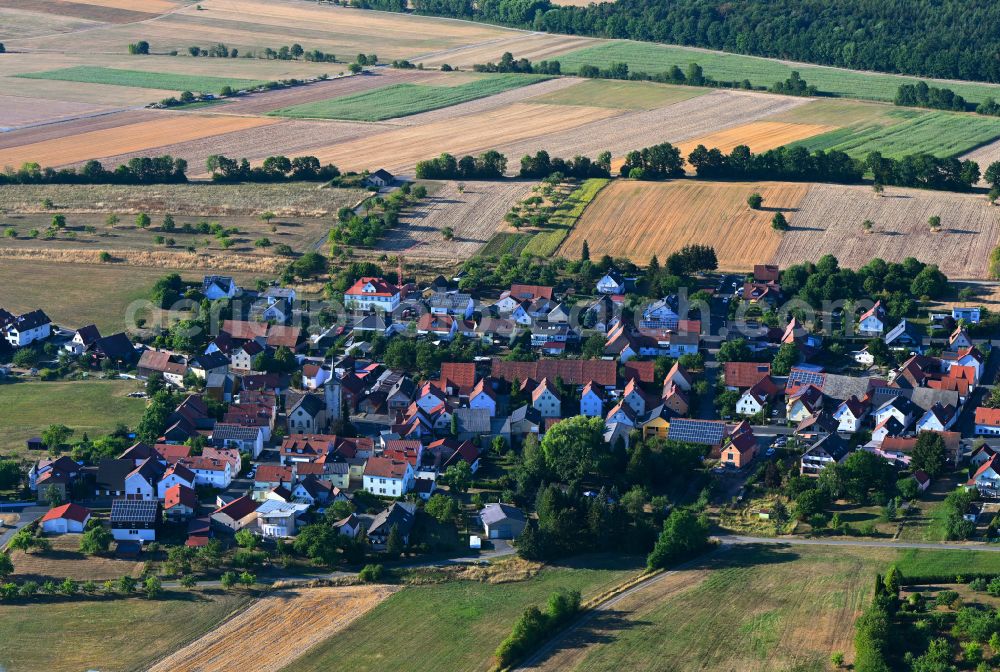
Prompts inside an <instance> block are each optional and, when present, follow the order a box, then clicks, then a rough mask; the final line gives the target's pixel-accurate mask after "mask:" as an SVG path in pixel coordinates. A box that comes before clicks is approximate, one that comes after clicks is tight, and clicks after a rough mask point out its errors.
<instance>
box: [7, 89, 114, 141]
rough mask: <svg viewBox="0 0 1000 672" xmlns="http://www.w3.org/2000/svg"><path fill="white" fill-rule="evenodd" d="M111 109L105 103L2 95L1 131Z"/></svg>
mask: <svg viewBox="0 0 1000 672" xmlns="http://www.w3.org/2000/svg"><path fill="white" fill-rule="evenodd" d="M110 109H111V108H109V107H106V106H104V105H88V104H86V103H70V102H62V101H57V100H45V99H43V98H26V97H21V96H2V95H0V133H7V132H10V131H12V130H14V129H16V128H18V127H19V126H30V125H32V124H45V123H51V122H53V121H58V120H61V119H72V118H76V117H80V116H84V115H89V114H99V113H101V112H107V111H109V110H110Z"/></svg>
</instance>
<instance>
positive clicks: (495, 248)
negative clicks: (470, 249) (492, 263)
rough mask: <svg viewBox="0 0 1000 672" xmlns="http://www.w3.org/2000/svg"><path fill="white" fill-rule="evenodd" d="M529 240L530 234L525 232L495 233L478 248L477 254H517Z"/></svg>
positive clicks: (484, 255) (500, 255)
mask: <svg viewBox="0 0 1000 672" xmlns="http://www.w3.org/2000/svg"><path fill="white" fill-rule="evenodd" d="M530 241H531V235H530V234H527V233H506V232H501V233H497V234H494V236H493V237H492V238H490V240H489V242H487V243H486V244H485V245H484V246H483V247H482V248H481V249H480V250H479V254H478V255H477V256H480V257H502V256H503V255H505V254H512V255H514V256H517V255H519V254H521V250H523V249H524V247H525V245H527V244H528V242H530Z"/></svg>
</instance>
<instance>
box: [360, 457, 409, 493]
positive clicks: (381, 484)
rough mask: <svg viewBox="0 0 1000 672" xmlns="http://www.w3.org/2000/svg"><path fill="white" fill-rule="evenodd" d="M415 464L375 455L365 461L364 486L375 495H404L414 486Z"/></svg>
mask: <svg viewBox="0 0 1000 672" xmlns="http://www.w3.org/2000/svg"><path fill="white" fill-rule="evenodd" d="M413 481H414V474H413V466H412V465H411V464H410V463H409V462H405V461H398V460H393V459H389V458H385V457H373V458H371V459H369V460H368V462H367V463H365V471H364V474H363V477H362V487H363V488H364V490H365V491H367V492H370V493H372V494H373V495H384V496H386V497H402V496H403V495H405V494H406V493H407V492H409V491H410V489H411V488H412V487H413Z"/></svg>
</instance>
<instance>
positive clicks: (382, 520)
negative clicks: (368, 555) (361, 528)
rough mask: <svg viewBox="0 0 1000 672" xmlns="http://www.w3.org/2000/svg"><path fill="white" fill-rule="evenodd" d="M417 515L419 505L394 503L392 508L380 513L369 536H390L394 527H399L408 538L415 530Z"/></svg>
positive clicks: (373, 521) (374, 520)
mask: <svg viewBox="0 0 1000 672" xmlns="http://www.w3.org/2000/svg"><path fill="white" fill-rule="evenodd" d="M416 513H417V505H416V504H410V503H408V502H393V503H392V506H390V507H389V508H387V509H385V510H384V511H381V512H379V514H378V515H376V516H375V518H374V519H373V520H372V524H371V526H370V527H369V528H368V536H372V535H383V534H384V535H386V536H388V535H389V531H390V530H391V529H392V526H393V525H397V526H398V527H399V532H400V533H401V534H402V535H403V536H406V535H408V534H409V533H410V530H411V529H413V521H414V520H415V517H416Z"/></svg>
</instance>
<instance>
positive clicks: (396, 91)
mask: <svg viewBox="0 0 1000 672" xmlns="http://www.w3.org/2000/svg"><path fill="white" fill-rule="evenodd" d="M545 79H548V78H547V77H544V76H535V75H496V76H488V77H482V78H477V79H475V80H473V81H471V82H466V83H464V84H459V85H457V86H429V85H425V84H393V85H392V86H386V87H383V88H381V89H374V90H372V91H365V92H364V93H358V94H354V95H351V96H343V97H340V98H331V99H329V100H321V101H317V102H314V103H303V104H302V105H293V106H292V107H286V108H283V109H280V110H275V111H274V112H270V113H269V114H271V115H273V116H279V117H292V118H296V119H345V120H350V121H382V120H384V119H394V118H396V117H406V116H409V115H412V114H419V113H421V112H429V111H430V110H438V109H441V108H443V107H450V106H452V105H458V104H459V103H467V102H469V101H470V100H476V99H478V98H485V97H487V96H493V95H496V94H498V93H503V92H504V91H508V90H510V89H516V88H519V87H522V86H527V85H529V84H535V83H537V82H540V81H543V80H545Z"/></svg>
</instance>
